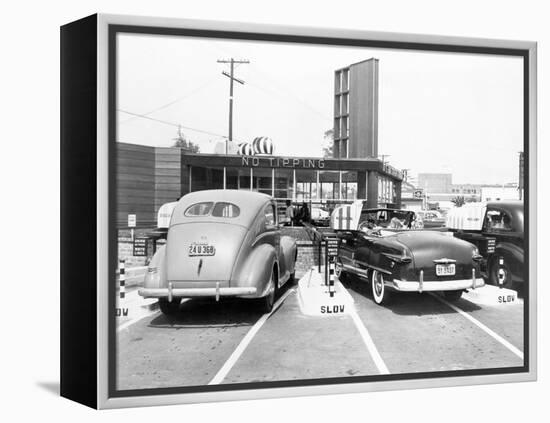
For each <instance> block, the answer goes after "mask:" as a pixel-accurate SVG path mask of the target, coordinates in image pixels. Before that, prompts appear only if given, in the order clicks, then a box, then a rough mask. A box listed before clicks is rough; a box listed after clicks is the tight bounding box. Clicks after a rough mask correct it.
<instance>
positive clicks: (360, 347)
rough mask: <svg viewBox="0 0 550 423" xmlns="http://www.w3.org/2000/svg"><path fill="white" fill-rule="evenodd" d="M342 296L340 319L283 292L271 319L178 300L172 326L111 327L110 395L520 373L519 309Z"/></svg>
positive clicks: (151, 318)
mask: <svg viewBox="0 0 550 423" xmlns="http://www.w3.org/2000/svg"><path fill="white" fill-rule="evenodd" d="M345 286H346V288H347V289H348V291H349V292H350V294H351V295H352V297H353V299H354V302H355V303H354V304H355V311H354V312H353V313H351V314H348V315H339V316H338V315H333V316H306V315H304V314H302V313H301V310H300V306H299V302H298V295H297V293H296V289H297V288H296V285H291V286H288V287H285V288H284V289H283V291H282V292H281V293H280V294H279V296H278V301H277V306H278V307H277V308H276V309H275V310H274V311H273V312H272V313H271V314H265V315H264V314H262V313H261V312H259V311H258V308H257V307H255V305H254V304H253V303H251V302H250V301H244V300H223V301H221V302H220V303H216V302H215V301H213V300H188V301H185V302H184V303H182V305H181V308H180V312H179V313H178V314H177V315H176V316H174V317H170V318H168V317H165V316H164V315H162V314H161V313H160V312H158V311H155V310H149V311H148V312H147V313H148V314H145V315H144V316H140V317H138V318H134V319H132V318H131V316H130V317H128V316H127V317H120V318H119V320H120V321H121V324H120V325H119V326H118V331H117V335H118V343H117V356H118V358H119V359H118V362H117V375H118V389H121V390H124V389H144V388H156V387H177V386H198V385H207V384H220V383H224V384H227V383H244V382H257V381H284V380H293V379H319V378H332V377H347V376H361V375H379V374H382V373H386V371H387V372H388V373H415V372H430V371H444V370H457V369H460V370H462V369H483V368H498V367H515V366H521V365H522V364H523V361H522V357H521V356H522V349H523V303H522V301H518V302H517V303H515V304H510V305H502V304H501V305H494V306H491V305H480V304H476V303H474V302H472V301H471V298H470V300H469V297H468V294H465V295H464V298H463V299H461V300H460V301H458V302H456V303H453V304H451V303H446V302H445V300H442V299H440V298H438V297H437V296H436V295H431V294H415V293H412V294H397V295H396V296H395V297H394V301H393V302H392V303H391V304H390V305H388V306H385V307H381V306H379V305H376V304H375V303H374V301H373V300H372V297H371V296H370V294H369V292H368V289H366V288H367V285H366V284H365V283H364V282H361V281H360V280H353V281H351V282H348V283H346V284H345ZM136 301H138V302H139V298H137V299H136ZM124 319H126V320H124ZM377 355H378V357H377Z"/></svg>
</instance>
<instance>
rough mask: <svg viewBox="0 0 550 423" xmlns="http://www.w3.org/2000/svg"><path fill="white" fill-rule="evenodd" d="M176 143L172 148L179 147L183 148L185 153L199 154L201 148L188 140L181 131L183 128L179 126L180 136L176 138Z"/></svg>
mask: <svg viewBox="0 0 550 423" xmlns="http://www.w3.org/2000/svg"><path fill="white" fill-rule="evenodd" d="M174 140H175V141H176V142H175V143H174V145H173V146H172V147H179V148H181V149H182V150H183V151H184V152H185V153H199V152H200V147H199V146H198V145H197V144H195V143H193V142H192V141H191V140H188V139H187V137H186V136H185V134H184V133H183V131H182V130H181V126H178V136H177V137H176V138H174Z"/></svg>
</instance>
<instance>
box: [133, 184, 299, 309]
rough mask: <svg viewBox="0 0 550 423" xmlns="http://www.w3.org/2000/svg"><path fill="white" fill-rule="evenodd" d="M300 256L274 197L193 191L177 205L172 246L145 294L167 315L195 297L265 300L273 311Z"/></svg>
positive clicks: (159, 259) (154, 265)
mask: <svg viewBox="0 0 550 423" xmlns="http://www.w3.org/2000/svg"><path fill="white" fill-rule="evenodd" d="M296 252H297V250H296V242H295V240H294V239H293V238H291V237H288V236H282V235H281V231H280V227H279V224H278V222H277V207H276V203H275V201H274V200H273V199H272V198H271V197H269V196H267V195H264V194H260V193H255V192H250V191H239V190H208V191H198V192H193V193H190V194H187V195H185V196H183V197H182V198H181V199H180V200H179V201H178V203H177V204H176V206H175V208H174V210H173V213H172V217H171V220H170V226H169V228H168V237H167V241H166V246H164V247H161V248H160V249H159V250H158V251H157V252H156V253H155V255H154V256H153V259H152V260H151V263H150V264H149V268H148V272H147V275H146V277H145V285H144V287H143V288H142V289H140V290H139V294H140V295H141V296H143V297H147V298H151V297H152V298H158V299H159V304H160V309H161V311H162V312H163V313H165V314H172V313H175V312H176V311H177V310H178V309H179V304H180V302H181V299H182V298H193V297H213V298H216V300H219V298H220V297H239V298H248V299H259V302H260V303H261V305H262V307H263V309H264V311H266V312H268V311H271V309H272V307H273V302H274V298H275V292H276V290H277V289H279V288H280V287H281V286H283V285H284V284H285V283H286V282H288V281H291V280H293V278H294V272H295V263H296V254H297V253H296Z"/></svg>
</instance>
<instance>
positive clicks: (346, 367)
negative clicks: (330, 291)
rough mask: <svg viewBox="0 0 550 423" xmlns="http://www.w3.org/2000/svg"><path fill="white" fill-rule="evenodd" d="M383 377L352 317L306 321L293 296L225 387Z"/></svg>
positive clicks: (243, 358)
mask: <svg viewBox="0 0 550 423" xmlns="http://www.w3.org/2000/svg"><path fill="white" fill-rule="evenodd" d="M378 373H379V372H378V369H377V367H376V365H375V363H374V362H373V359H372V357H371V356H370V354H369V352H368V350H367V348H366V347H365V345H364V344H363V342H362V340H361V338H360V337H359V336H358V333H357V329H356V328H355V325H354V323H353V321H352V319H351V318H350V317H349V316H345V315H342V316H338V317H312V316H305V315H303V314H302V313H301V312H300V307H299V304H298V298H297V295H296V293H295V292H293V293H292V294H291V295H289V297H288V299H287V300H286V301H285V302H284V304H283V305H282V306H281V308H280V309H279V310H278V311H277V313H274V314H273V315H272V316H271V318H270V319H269V320H268V321H267V322H266V324H265V325H264V327H263V328H262V330H261V331H260V332H259V333H258V334H257V335H256V336H255V337H254V339H253V340H252V342H251V343H250V344H249V346H248V348H247V349H246V351H244V353H243V354H242V356H241V357H240V359H239V360H238V361H237V362H236V364H235V366H234V367H233V368H232V370H231V371H230V372H229V374H228V375H227V377H226V378H225V379H224V380H223V382H224V383H239V382H259V381H262V382H264V381H274V380H295V379H316V378H331V377H346V376H354V375H365V374H378Z"/></svg>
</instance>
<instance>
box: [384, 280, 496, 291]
mask: <svg viewBox="0 0 550 423" xmlns="http://www.w3.org/2000/svg"><path fill="white" fill-rule="evenodd" d="M387 285H388V286H390V287H391V288H393V289H395V290H396V291H402V292H424V291H426V292H429V291H459V290H464V289H475V288H481V287H482V286H484V285H485V281H484V280H483V279H482V278H472V279H456V280H451V281H401V280H398V279H394V280H393V281H388V282H387Z"/></svg>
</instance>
